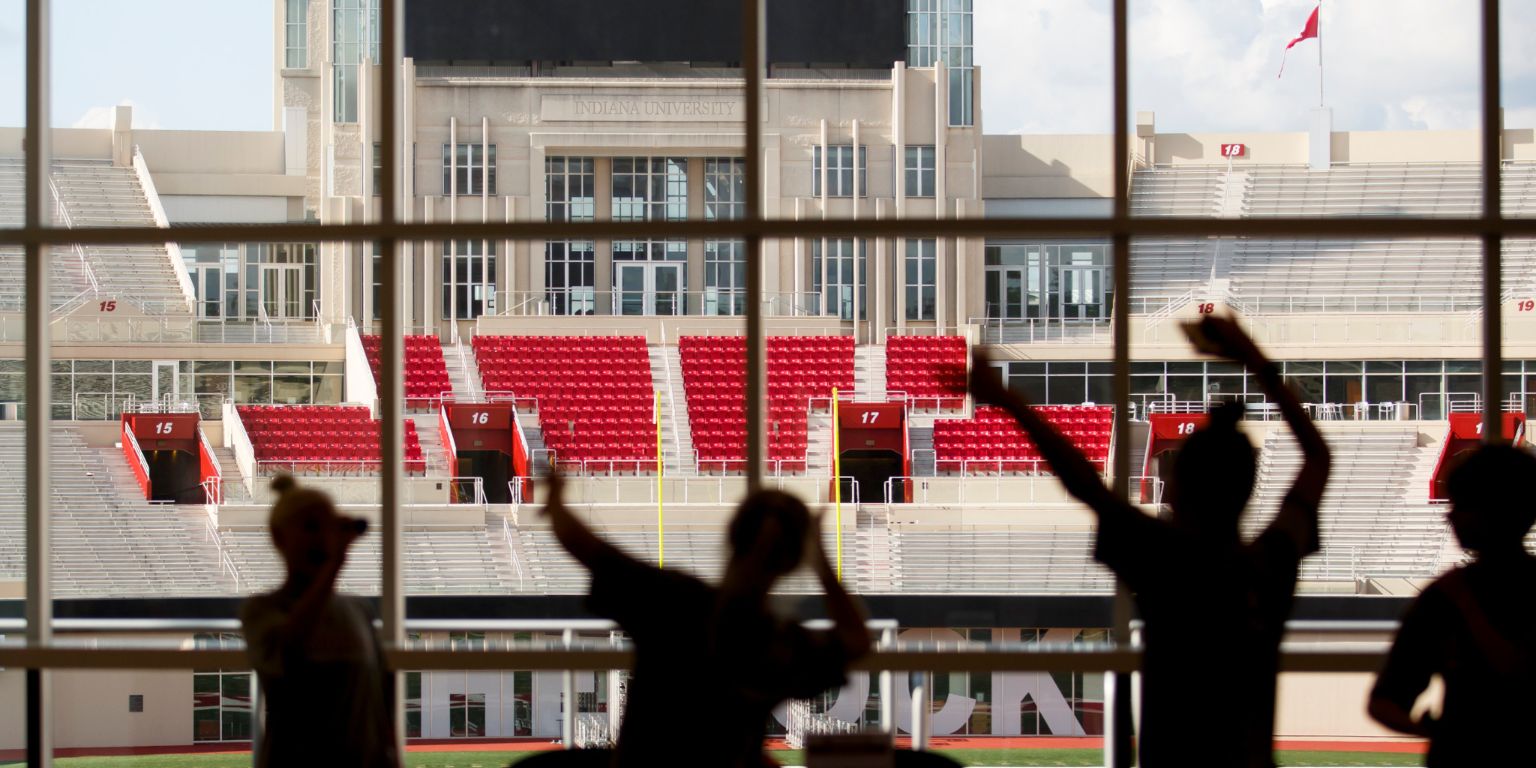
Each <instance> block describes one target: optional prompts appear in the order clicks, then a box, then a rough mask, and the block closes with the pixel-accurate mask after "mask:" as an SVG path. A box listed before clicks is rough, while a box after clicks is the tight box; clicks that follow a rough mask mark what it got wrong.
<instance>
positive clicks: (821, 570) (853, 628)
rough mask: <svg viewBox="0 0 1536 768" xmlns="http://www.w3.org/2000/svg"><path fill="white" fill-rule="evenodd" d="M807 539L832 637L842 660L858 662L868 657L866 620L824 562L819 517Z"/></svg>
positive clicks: (855, 601) (857, 604)
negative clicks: (841, 652) (823, 594)
mask: <svg viewBox="0 0 1536 768" xmlns="http://www.w3.org/2000/svg"><path fill="white" fill-rule="evenodd" d="M808 539H809V540H808V541H807V542H806V547H807V549H808V550H809V552H808V555H809V559H810V561H811V567H812V568H813V569H814V570H815V571H816V579H817V580H818V581H820V582H821V589H822V591H823V592H824V593H825V594H826V597H825V598H823V602H824V603H825V604H826V606H827V615H828V616H829V617H831V619H832V635H833V637H835V638H836V639H837V642H838V645H840V646H842V651H843V654H844V658H846V659H848V660H849V661H852V660H854V659H858V658H861V657H863V656H864V655H865V654H867V653H869V644H870V637H869V627H868V626H867V625H866V624H865V622H866V621H868V620H869V616H867V615H866V614H865V613H864V607H863V606H862V605H861V604H860V603H859V601H857V600H855V599H853V596H852V595H849V594H848V590H846V589H843V584H842V582H840V581H838V580H837V573H836V572H835V571H834V570H833V569H832V564H831V563H830V562H828V560H827V550H826V547H825V546H823V545H822V542H821V518H820V517H817V518H816V520H815V522H814V524H812V525H811V528H810V532H809V534H808Z"/></svg>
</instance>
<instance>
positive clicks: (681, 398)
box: [650, 344, 698, 475]
mask: <svg viewBox="0 0 1536 768" xmlns="http://www.w3.org/2000/svg"><path fill="white" fill-rule="evenodd" d="M650 353H651V382H652V383H653V385H654V386H655V387H656V388H657V389H658V390H660V391H661V445H662V453H663V456H664V458H665V460H666V469H667V472H669V473H671V474H677V475H692V474H697V472H698V464H697V462H695V461H694V453H693V425H692V423H691V422H689V420H688V397H687V394H686V392H685V391H684V387H683V363H682V358H681V357H680V356H679V355H678V352H677V347H676V346H675V345H669V344H653V345H651V348H650Z"/></svg>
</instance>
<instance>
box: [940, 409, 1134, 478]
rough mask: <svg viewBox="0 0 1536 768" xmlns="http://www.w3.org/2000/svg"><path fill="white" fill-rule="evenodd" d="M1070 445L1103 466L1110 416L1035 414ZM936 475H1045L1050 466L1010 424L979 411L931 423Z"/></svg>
mask: <svg viewBox="0 0 1536 768" xmlns="http://www.w3.org/2000/svg"><path fill="white" fill-rule="evenodd" d="M1037 410H1038V411H1039V412H1040V413H1041V415H1043V416H1044V417H1045V418H1046V419H1047V420H1048V421H1050V422H1051V423H1052V424H1053V425H1055V426H1056V428H1057V429H1059V430H1061V432H1062V433H1063V434H1064V435H1065V436H1066V437H1067V438H1068V439H1070V440H1071V441H1072V442H1073V443H1074V444H1076V445H1077V447H1078V448H1079V449H1081V450H1082V451H1083V453H1084V454H1086V455H1087V456H1088V459H1089V460H1090V461H1092V462H1094V463H1095V464H1097V465H1098V466H1099V467H1105V466H1107V463H1108V460H1109V446H1110V442H1111V434H1112V431H1113V430H1112V427H1113V424H1114V411H1113V409H1111V408H1110V407H1108V406H1087V405H1046V406H1040V407H1039V408H1038V409H1037ZM933 449H934V456H935V460H936V469H937V470H938V471H940V472H953V473H977V472H982V473H989V474H990V473H995V472H1009V473H1022V474H1044V473H1048V472H1050V466H1049V465H1048V464H1046V463H1045V462H1044V461H1043V460H1041V458H1040V452H1039V450H1037V449H1036V448H1035V446H1034V443H1032V442H1030V440H1029V438H1028V436H1026V435H1025V434H1024V433H1023V432H1022V431H1020V430H1019V428H1018V427H1017V426H1016V425H1015V424H1014V422H1013V419H1012V418H1010V417H1009V416H1008V415H1007V414H1005V413H1003V412H1002V411H999V410H997V409H994V408H989V407H985V406H983V407H980V408H977V409H976V413H975V415H974V416H973V417H972V418H970V419H940V420H938V421H935V422H934V423H933Z"/></svg>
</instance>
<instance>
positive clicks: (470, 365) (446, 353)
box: [443, 344, 485, 400]
mask: <svg viewBox="0 0 1536 768" xmlns="http://www.w3.org/2000/svg"><path fill="white" fill-rule="evenodd" d="M443 364H444V365H446V366H447V367H448V383H449V384H451V385H452V386H453V394H454V395H455V396H456V397H459V398H465V399H470V400H475V399H478V398H480V397H482V396H483V395H484V392H485V388H484V387H483V386H482V385H481V383H480V382H481V379H480V367H479V366H478V365H476V364H475V354H474V352H472V351H470V349H469V348H468V345H465V350H464V357H463V359H462V360H461V359H460V357H459V350H458V348H457V347H455V346H454V345H452V344H444V345H443Z"/></svg>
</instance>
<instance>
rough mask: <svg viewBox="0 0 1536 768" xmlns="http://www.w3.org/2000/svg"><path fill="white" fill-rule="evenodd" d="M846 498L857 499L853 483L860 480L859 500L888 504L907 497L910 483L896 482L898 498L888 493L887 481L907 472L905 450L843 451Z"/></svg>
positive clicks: (845, 499)
mask: <svg viewBox="0 0 1536 768" xmlns="http://www.w3.org/2000/svg"><path fill="white" fill-rule="evenodd" d="M842 460H843V469H842V472H843V479H842V480H841V481H840V482H841V483H842V486H843V500H844V501H853V498H854V497H853V487H852V485H853V483H854V482H857V483H858V484H859V497H858V498H859V501H860V502H863V503H866V504H888V503H891V502H895V501H906V498H905V497H906V495H907V492H906V484H905V483H901V484H898V485H897V486H896V488H895V489H894V490H895V495H896V496H898V497H902V498H898V499H887V498H886V497H885V491H886V481H887V480H890V479H891V478H893V477H901V476H902V475H903V472H902V465H903V464H904V462H903V461H902V458H901V454H899V453H896V452H895V451H886V450H873V451H867V450H859V451H843V457H842Z"/></svg>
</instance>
